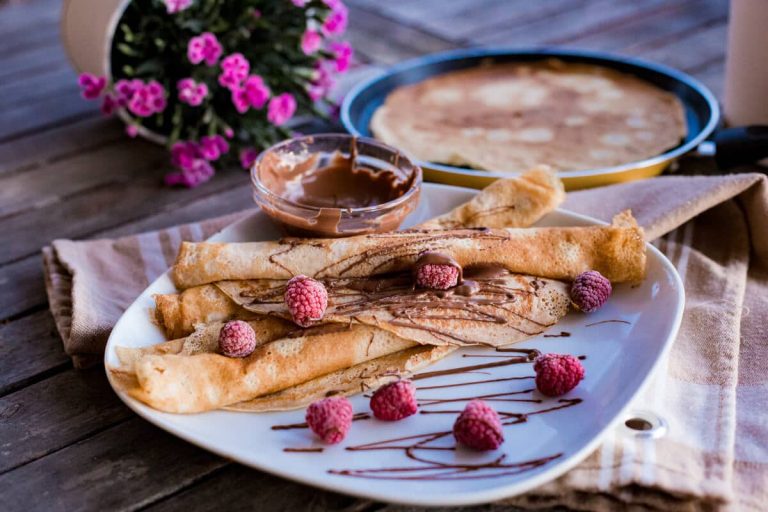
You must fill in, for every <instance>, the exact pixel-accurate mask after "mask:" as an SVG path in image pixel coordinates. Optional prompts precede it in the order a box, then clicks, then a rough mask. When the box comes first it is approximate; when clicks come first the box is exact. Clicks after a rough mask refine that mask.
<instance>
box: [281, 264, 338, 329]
mask: <svg viewBox="0 0 768 512" xmlns="http://www.w3.org/2000/svg"><path fill="white" fill-rule="evenodd" d="M285 303H286V305H287V306H288V310H289V311H290V312H291V317H292V318H293V321H294V322H295V323H296V324H298V325H300V326H302V327H309V326H310V325H312V323H313V322H315V321H317V320H322V318H323V314H324V313H325V308H327V307H328V292H327V291H326V290H325V286H323V283H321V282H319V281H315V280H314V279H312V278H311V277H307V276H296V277H294V278H293V279H291V280H290V281H288V285H287V286H286V288H285Z"/></svg>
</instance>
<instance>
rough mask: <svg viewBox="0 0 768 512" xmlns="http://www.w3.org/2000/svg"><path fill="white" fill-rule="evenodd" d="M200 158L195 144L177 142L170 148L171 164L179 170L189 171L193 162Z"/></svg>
mask: <svg viewBox="0 0 768 512" xmlns="http://www.w3.org/2000/svg"><path fill="white" fill-rule="evenodd" d="M199 158H202V157H201V155H200V150H199V149H198V147H197V144H195V143H194V142H189V141H179V142H177V143H176V144H174V145H173V146H171V163H173V165H175V166H176V167H178V168H180V169H189V168H191V167H192V164H193V163H194V161H195V160H197V159H199Z"/></svg>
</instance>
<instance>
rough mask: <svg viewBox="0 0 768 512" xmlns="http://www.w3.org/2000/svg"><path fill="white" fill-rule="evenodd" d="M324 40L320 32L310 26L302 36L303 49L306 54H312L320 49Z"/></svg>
mask: <svg viewBox="0 0 768 512" xmlns="http://www.w3.org/2000/svg"><path fill="white" fill-rule="evenodd" d="M322 42H323V38H322V37H321V36H320V33H319V32H316V31H314V30H312V29H309V28H308V29H307V30H305V31H304V35H303V36H301V51H303V52H304V54H305V55H312V54H313V53H315V52H316V51H317V50H319V49H320V45H321V44H322Z"/></svg>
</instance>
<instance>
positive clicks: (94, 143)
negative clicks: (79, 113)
mask: <svg viewBox="0 0 768 512" xmlns="http://www.w3.org/2000/svg"><path fill="white" fill-rule="evenodd" d="M124 137H125V131H124V128H123V124H122V123H121V122H120V121H118V120H116V119H107V118H104V117H101V116H100V115H98V113H97V112H96V110H95V109H94V111H93V116H92V117H88V118H86V119H83V120H81V121H77V122H74V123H72V124H69V125H67V126H64V127H58V128H54V129H51V130H46V131H40V132H35V133H32V134H30V135H28V136H26V137H22V138H19V139H16V140H13V141H11V142H6V143H2V144H0V175H2V174H5V173H8V172H14V171H20V170H28V169H32V168H36V167H39V166H42V165H54V164H56V163H57V162H58V161H59V160H62V159H65V158H70V157H76V156H77V155H78V154H80V153H86V152H90V151H95V150H96V149H97V148H99V147H101V146H102V145H104V144H107V143H110V142H114V141H116V140H118V139H122V138H124Z"/></svg>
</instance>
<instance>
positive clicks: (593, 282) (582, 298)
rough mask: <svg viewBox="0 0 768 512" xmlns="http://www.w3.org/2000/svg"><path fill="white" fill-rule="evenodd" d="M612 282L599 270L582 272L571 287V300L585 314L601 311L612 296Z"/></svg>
mask: <svg viewBox="0 0 768 512" xmlns="http://www.w3.org/2000/svg"><path fill="white" fill-rule="evenodd" d="M611 291H612V288H611V282H610V281H609V280H608V279H606V278H605V277H604V276H603V275H602V274H601V273H600V272H598V271H597V270H589V271H587V272H582V273H581V274H579V275H578V276H577V277H576V279H574V281H573V284H572V285H571V300H572V301H573V303H574V304H575V305H576V307H577V308H579V309H580V310H582V311H584V312H585V313H592V312H593V311H597V310H598V309H600V308H601V307H602V306H603V304H605V302H606V301H607V300H608V297H610V296H611Z"/></svg>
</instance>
